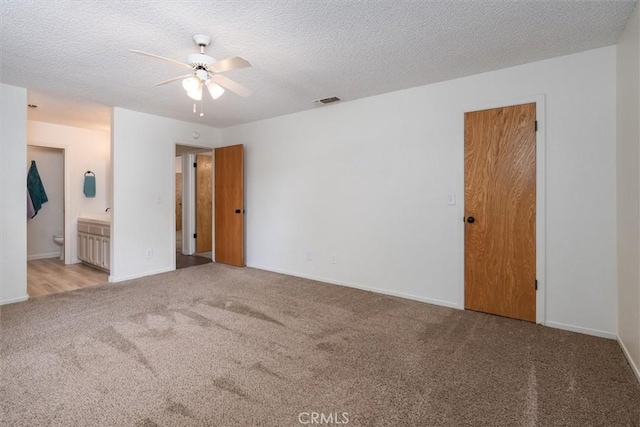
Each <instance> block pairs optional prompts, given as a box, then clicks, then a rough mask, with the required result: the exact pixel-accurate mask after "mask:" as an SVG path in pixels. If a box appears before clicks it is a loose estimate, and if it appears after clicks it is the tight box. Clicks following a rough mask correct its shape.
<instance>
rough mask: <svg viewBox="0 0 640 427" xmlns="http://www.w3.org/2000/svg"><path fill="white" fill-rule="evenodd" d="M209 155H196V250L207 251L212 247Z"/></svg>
mask: <svg viewBox="0 0 640 427" xmlns="http://www.w3.org/2000/svg"><path fill="white" fill-rule="evenodd" d="M211 163H212V162H211V156H207V155H205V154H198V155H197V156H196V165H197V166H196V252H198V253H202V252H209V251H211V249H212V247H211V246H212V244H213V238H212V235H213V233H212V230H211V226H212V221H213V220H212V216H213V204H212V192H213V191H212V187H213V186H212V182H211V180H212V178H213V177H212V172H211Z"/></svg>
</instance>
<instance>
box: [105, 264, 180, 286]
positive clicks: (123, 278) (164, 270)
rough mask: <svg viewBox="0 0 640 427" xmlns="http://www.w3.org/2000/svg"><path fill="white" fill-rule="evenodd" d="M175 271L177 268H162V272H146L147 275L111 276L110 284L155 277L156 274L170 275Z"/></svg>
mask: <svg viewBox="0 0 640 427" xmlns="http://www.w3.org/2000/svg"><path fill="white" fill-rule="evenodd" d="M174 270H175V268H173V267H169V268H161V269H160V270H155V271H149V272H146V273H140V274H131V275H129V276H119V277H116V276H109V283H118V282H124V281H126V280H133V279H139V278H141V277H147V276H155V275H156V274H162V273H168V272H170V271H174Z"/></svg>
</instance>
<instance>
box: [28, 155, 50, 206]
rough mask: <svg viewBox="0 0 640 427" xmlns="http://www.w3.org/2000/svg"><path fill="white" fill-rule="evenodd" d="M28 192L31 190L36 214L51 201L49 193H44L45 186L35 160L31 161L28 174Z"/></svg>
mask: <svg viewBox="0 0 640 427" xmlns="http://www.w3.org/2000/svg"><path fill="white" fill-rule="evenodd" d="M27 190H29V195H30V196H31V201H32V202H33V208H34V209H35V211H36V213H38V211H39V210H40V208H42V204H43V203H46V202H48V201H49V199H48V198H47V193H46V192H45V191H44V185H42V181H41V180H40V174H39V173H38V168H37V167H36V162H35V161H34V160H31V166H30V167H29V173H27ZM34 216H35V215H34Z"/></svg>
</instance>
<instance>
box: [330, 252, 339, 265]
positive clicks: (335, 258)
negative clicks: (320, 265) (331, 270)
mask: <svg viewBox="0 0 640 427" xmlns="http://www.w3.org/2000/svg"><path fill="white" fill-rule="evenodd" d="M337 263H338V257H337V256H336V254H331V264H337Z"/></svg>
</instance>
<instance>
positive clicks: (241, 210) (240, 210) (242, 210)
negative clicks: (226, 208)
mask: <svg viewBox="0 0 640 427" xmlns="http://www.w3.org/2000/svg"><path fill="white" fill-rule="evenodd" d="M236 213H244V209H236Z"/></svg>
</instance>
